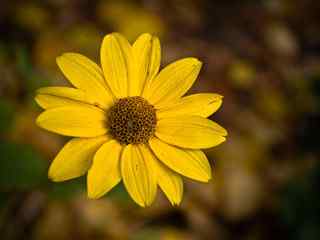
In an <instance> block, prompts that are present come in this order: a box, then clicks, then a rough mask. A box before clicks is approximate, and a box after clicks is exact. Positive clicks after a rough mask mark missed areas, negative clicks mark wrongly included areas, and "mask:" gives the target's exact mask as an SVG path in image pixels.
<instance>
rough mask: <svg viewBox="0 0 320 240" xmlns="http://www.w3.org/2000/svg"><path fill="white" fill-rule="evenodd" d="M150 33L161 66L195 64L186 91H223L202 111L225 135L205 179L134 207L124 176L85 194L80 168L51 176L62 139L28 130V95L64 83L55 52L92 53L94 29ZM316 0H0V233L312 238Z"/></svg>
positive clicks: (317, 230) (318, 46)
mask: <svg viewBox="0 0 320 240" xmlns="http://www.w3.org/2000/svg"><path fill="white" fill-rule="evenodd" d="M112 31H118V32H121V33H123V34H124V35H125V36H126V37H127V38H128V39H129V40H130V41H133V40H134V39H135V38H136V37H137V36H138V35H139V34H141V33H143V32H150V33H153V34H156V35H158V36H159V37H160V39H161V43H162V46H163V49H162V50H163V51H162V53H163V57H162V66H164V65H166V64H168V63H170V62H172V61H174V60H176V59H179V58H182V57H187V56H194V57H198V58H199V59H200V60H202V61H203V62H204V67H203V69H202V71H201V73H200V77H199V80H198V81H197V82H196V84H195V86H194V87H193V89H192V92H216V93H219V94H221V95H224V104H223V107H222V108H221V109H220V110H219V111H218V112H217V113H216V114H215V115H214V116H213V117H212V119H214V120H216V121H217V122H219V123H220V124H221V125H223V126H224V127H225V128H226V129H228V131H229V137H228V140H227V142H226V143H224V144H222V145H221V146H219V147H217V148H213V149H210V150H209V151H207V155H208V157H209V159H210V162H211V164H212V166H213V179H212V181H211V182H210V183H209V184H201V183H197V182H193V181H190V180H188V179H185V195H184V200H183V202H182V204H181V206H179V207H172V206H170V204H169V202H168V201H167V200H166V199H165V197H164V196H163V194H162V193H160V192H159V194H158V198H157V200H156V202H155V203H154V204H153V205H152V206H151V207H149V208H146V209H143V208H140V207H138V206H137V205H136V204H134V203H133V201H132V200H131V199H130V198H129V197H128V195H127V193H126V191H125V190H124V188H123V186H122V185H119V186H118V187H116V188H115V189H114V190H113V191H112V192H110V193H109V194H108V195H107V196H106V197H104V198H102V199H101V200H96V201H93V200H88V199H87V198H86V192H85V178H80V179H76V180H72V181H68V182H63V183H52V182H50V181H49V180H48V179H47V169H48V166H49V164H50V161H52V159H53V158H54V156H55V155H56V153H57V152H58V151H59V149H60V148H61V147H62V146H63V143H65V142H66V140H67V139H66V138H63V137H60V136H58V135H55V134H51V133H48V132H46V131H43V130H41V129H40V128H38V127H37V126H35V118H36V116H37V115H38V114H39V113H40V108H39V107H37V106H36V104H35V102H34V100H33V97H34V94H35V90H36V89H37V88H39V87H42V86H50V85H65V84H67V81H66V80H65V79H64V77H63V75H62V74H61V72H60V71H59V70H58V67H57V65H56V63H55V58H56V57H57V56H58V55H60V54H62V53H64V52H67V51H74V52H79V53H82V54H84V55H87V56H89V57H90V58H92V59H94V60H95V61H97V62H99V48H100V43H101V40H102V38H103V36H104V35H105V34H107V33H110V32H112ZM319 120H320V4H319V2H318V1H311V0H310V1H309V0H252V1H250V0H247V1H244V0H243V1H236V0H234V1H231V0H229V1H226V0H224V1H218V0H217V1H212V0H197V1H192V0H183V1H179V0H172V1H170V0H163V1H160V0H141V1H138V0H136V1H134V0H120V1H116V0H115V1H102V0H101V1H85V0H69V1H68V0H46V1H40V0H38V1H37V0H34V1H22V0H21V1H19V0H1V7H0V236H1V237H0V238H1V239H2V240H7V239H8V240H18V239H23V240H24V239H27V240H28V239H32V240H33V239H35V240H42V239H46V240H51V239H52V240H53V239H54V240H57V239H59V240H60V239H61V240H67V239H68V240H70V239H78V240H87V239H90V240H91V239H92V240H103V239H111V240H112V239H129V240H131V239H132V240H148V239H152V240H180V239H186V240H193V239H196V240H197V239H217V240H224V239H226V240H229V239H230V240H233V239H237V240H264V239H289V240H302V239H303V240H313V239H314V240H318V239H320V192H319V190H320V188H319V187H320V181H319V180H320V165H319V156H320V154H319V150H320V148H319V145H320V144H319V142H320V141H319V135H320V128H319V127H320V124H319Z"/></svg>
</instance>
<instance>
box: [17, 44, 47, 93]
mask: <svg viewBox="0 0 320 240" xmlns="http://www.w3.org/2000/svg"><path fill="white" fill-rule="evenodd" d="M16 57H17V63H16V65H17V70H18V71H19V72H20V74H21V75H22V77H23V78H24V79H25V81H26V87H27V92H28V93H29V94H31V95H33V94H34V91H35V90H36V89H38V88H40V87H44V86H47V85H49V81H48V80H46V79H44V78H41V77H40V75H39V74H38V73H37V72H36V71H35V69H34V68H33V64H32V62H31V58H30V56H29V54H28V51H27V49H26V48H25V47H23V46H17V47H16Z"/></svg>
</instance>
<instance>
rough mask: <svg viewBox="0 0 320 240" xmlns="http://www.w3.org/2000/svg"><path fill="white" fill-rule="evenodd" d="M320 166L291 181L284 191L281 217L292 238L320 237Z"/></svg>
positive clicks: (311, 239)
mask: <svg viewBox="0 0 320 240" xmlns="http://www.w3.org/2000/svg"><path fill="white" fill-rule="evenodd" d="M319 170H320V166H319V165H318V166H317V168H315V169H313V170H312V171H311V172H310V173H309V174H308V175H307V176H306V177H304V178H301V179H296V180H295V181H292V182H291V183H289V185H288V186H287V187H286V189H285V190H284V192H283V196H282V204H281V206H282V209H281V218H282V221H283V222H284V223H285V225H286V226H287V227H288V232H289V233H290V238H288V239H292V240H304V239H308V240H317V239H320V228H319V222H320V193H319V187H320V185H319V183H320V171H319Z"/></svg>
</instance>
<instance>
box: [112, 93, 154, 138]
mask: <svg viewBox="0 0 320 240" xmlns="http://www.w3.org/2000/svg"><path fill="white" fill-rule="evenodd" d="M156 123H157V118H156V111H155V109H154V107H153V106H152V105H151V104H149V103H148V102H147V101H146V100H145V99H143V98H142V97H127V98H121V99H119V100H118V101H117V102H116V103H115V104H114V105H113V106H112V107H111V108H110V109H109V112H108V124H109V133H110V134H111V135H112V136H113V137H114V138H115V139H117V140H118V141H119V142H120V143H121V144H130V143H132V144H138V143H147V142H148V140H149V138H150V137H152V136H153V134H154V132H155V128H156Z"/></svg>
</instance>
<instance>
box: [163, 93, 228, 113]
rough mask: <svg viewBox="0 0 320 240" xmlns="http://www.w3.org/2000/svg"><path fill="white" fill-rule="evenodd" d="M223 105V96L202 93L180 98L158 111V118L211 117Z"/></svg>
mask: <svg viewBox="0 0 320 240" xmlns="http://www.w3.org/2000/svg"><path fill="white" fill-rule="evenodd" d="M221 104H222V96H221V95H218V94H210V93H200V94H193V95H190V96H187V97H183V98H180V99H179V100H177V101H176V102H173V103H171V104H168V105H167V106H165V107H163V108H161V109H159V110H158V111H157V118H158V119H161V118H170V117H176V116H183V115H193V116H200V117H205V118H206V117H209V116H210V115H211V114H213V113H214V112H216V111H217V110H218V109H219V107H220V106H221Z"/></svg>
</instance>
